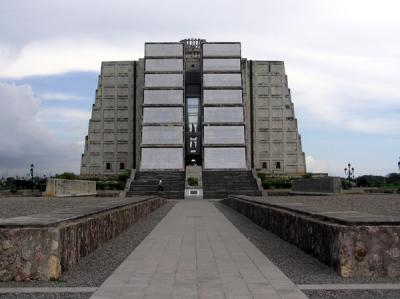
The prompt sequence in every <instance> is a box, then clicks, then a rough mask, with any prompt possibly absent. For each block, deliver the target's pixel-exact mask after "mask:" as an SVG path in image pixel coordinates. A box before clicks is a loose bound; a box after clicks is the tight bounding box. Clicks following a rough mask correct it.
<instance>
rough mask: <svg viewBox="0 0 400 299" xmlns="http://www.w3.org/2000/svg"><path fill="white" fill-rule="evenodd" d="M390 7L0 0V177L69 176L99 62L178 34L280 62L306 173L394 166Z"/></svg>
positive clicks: (397, 109) (283, 0)
mask: <svg viewBox="0 0 400 299" xmlns="http://www.w3.org/2000/svg"><path fill="white" fill-rule="evenodd" d="M399 11H400V2H398V1H395V0H393V1H392V0H381V1H370V0H336V1H328V0H298V1H293V0H280V1H277V0H275V1H270V0H247V1H243V0H241V1H237V0H217V1H215V0H212V1H211V0H203V1H190V0H185V1H179V0H169V1H161V0H158V1H155V0H146V1H135V0H131V1H122V0H113V1H103V0H96V1H88V0H86V1H83V0H65V1H62V0H59V1H54V0H35V1H31V0H1V1H0V176H3V175H15V174H20V175H24V174H25V173H27V172H28V168H29V165H30V164H31V163H34V164H35V165H36V168H37V171H38V173H39V174H49V173H50V174H54V173H57V172H63V171H74V172H79V164H80V155H81V153H82V150H83V140H84V136H85V135H86V134H87V127H88V119H89V117H90V111H91V106H92V103H93V101H94V91H95V88H96V84H97V76H98V74H99V70H100V64H101V61H103V60H135V59H138V58H139V57H142V56H143V52H144V42H146V41H179V40H180V39H183V38H187V37H196V38H203V39H207V40H208V41H240V42H242V54H243V56H244V57H247V58H249V59H260V60H284V61H285V65H286V71H287V73H288V78H289V85H290V88H291V90H292V96H293V102H294V104H295V109H296V110H295V111H296V116H297V118H298V123H299V130H300V133H301V134H302V140H303V149H304V151H305V153H306V156H307V168H308V170H309V171H313V172H329V173H330V174H334V175H342V172H343V168H344V166H345V165H346V164H347V163H348V162H351V163H352V164H353V165H354V167H355V169H356V174H357V175H360V174H387V173H390V172H395V171H398V170H397V161H398V159H399V156H400V136H399V135H400V18H399V16H398V13H399Z"/></svg>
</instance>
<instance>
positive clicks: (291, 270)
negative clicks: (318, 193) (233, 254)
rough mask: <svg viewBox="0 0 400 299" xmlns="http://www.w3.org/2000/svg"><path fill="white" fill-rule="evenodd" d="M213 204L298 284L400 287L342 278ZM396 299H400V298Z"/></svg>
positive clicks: (229, 209) (258, 227) (308, 256)
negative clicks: (361, 284) (357, 284)
mask: <svg viewBox="0 0 400 299" xmlns="http://www.w3.org/2000/svg"><path fill="white" fill-rule="evenodd" d="M214 204H215V206H216V207H217V208H218V209H219V210H220V211H221V212H222V213H223V214H224V215H225V217H226V218H227V219H228V220H229V221H231V222H232V223H233V225H235V227H236V228H237V229H238V230H239V231H240V232H241V233H242V234H243V235H245V236H246V237H247V238H249V240H250V241H251V242H252V243H253V244H254V245H255V246H256V247H257V248H258V249H259V250H260V251H261V252H263V253H264V254H265V255H266V256H267V257H268V258H269V259H270V260H271V261H272V262H273V263H274V264H275V265H276V266H277V267H278V268H279V269H281V270H282V271H283V272H284V273H285V274H286V276H288V277H289V278H290V279H291V280H292V281H293V282H294V283H296V284H325V283H327V284H329V283H385V282H388V283H389V282H390V283H400V279H388V278H342V277H341V276H339V275H338V274H337V273H336V272H335V271H334V270H333V269H331V268H329V267H328V266H326V265H324V264H322V263H321V262H319V261H318V260H317V259H315V258H313V257H311V256H310V255H308V254H306V253H304V252H303V251H301V250H300V249H298V248H297V247H295V246H293V245H291V244H289V243H288V242H286V241H283V240H282V239H280V238H279V237H277V236H276V235H274V234H273V233H271V232H269V231H267V230H265V229H263V228H262V227H260V226H258V225H257V224H255V223H253V222H252V221H251V220H250V219H248V218H247V217H245V216H243V215H241V214H239V213H237V212H236V211H235V210H233V209H231V208H230V207H228V206H225V205H224V204H222V203H214ZM315 298H319V297H315ZM321 298H322V297H321ZM333 298H336V297H333ZM367 298H369V297H367ZM378 298H379V297H378ZM397 298H400V296H399V297H397Z"/></svg>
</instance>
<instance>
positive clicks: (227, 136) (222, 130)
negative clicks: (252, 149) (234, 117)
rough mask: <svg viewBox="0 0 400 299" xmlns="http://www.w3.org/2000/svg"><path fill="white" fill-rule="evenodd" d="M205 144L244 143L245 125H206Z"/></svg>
mask: <svg viewBox="0 0 400 299" xmlns="http://www.w3.org/2000/svg"><path fill="white" fill-rule="evenodd" d="M204 143H205V144H244V126H205V127H204Z"/></svg>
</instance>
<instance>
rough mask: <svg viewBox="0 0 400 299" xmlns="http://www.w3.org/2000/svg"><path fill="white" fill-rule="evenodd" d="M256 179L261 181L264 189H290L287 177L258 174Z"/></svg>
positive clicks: (290, 185) (290, 184)
mask: <svg viewBox="0 0 400 299" xmlns="http://www.w3.org/2000/svg"><path fill="white" fill-rule="evenodd" d="M258 177H259V178H260V179H261V183H262V186H263V188H264V189H290V188H292V183H291V182H290V178H289V177H287V176H277V177H275V176H266V175H265V174H262V173H259V174H258Z"/></svg>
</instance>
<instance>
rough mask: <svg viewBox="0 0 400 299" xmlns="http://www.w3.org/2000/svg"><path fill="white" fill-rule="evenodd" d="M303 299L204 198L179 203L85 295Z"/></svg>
mask: <svg viewBox="0 0 400 299" xmlns="http://www.w3.org/2000/svg"><path fill="white" fill-rule="evenodd" d="M91 298H93V299H104V298H119V299H123V298H131V299H133V298H243V299H244V298H271V299H274V298H287V299H289V298H290V299H297V298H307V297H306V296H305V295H304V294H303V293H302V292H301V291H300V290H299V288H298V287H297V286H296V285H295V284H294V283H293V282H292V281H291V280H290V279H289V278H287V277H286V276H285V275H284V274H283V273H282V272H281V271H280V270H279V269H278V268H277V267H276V266H275V265H274V264H273V263H272V262H271V261H270V260H269V259H268V258H266V257H265V256H264V255H263V254H262V253H261V252H260V251H259V250H258V249H257V248H256V247H255V246H254V245H253V244H252V243H251V242H250V241H249V240H247V239H246V238H245V237H244V236H243V235H242V234H241V233H240V232H239V231H238V230H237V229H236V228H235V227H234V226H233V225H232V224H231V223H230V222H229V221H228V220H227V219H226V218H225V217H224V216H223V215H222V213H221V212H219V211H218V210H217V209H216V208H215V206H214V205H213V204H212V203H210V202H208V201H194V200H193V201H180V202H178V203H177V204H176V205H175V206H174V208H173V209H172V210H171V211H170V212H169V213H168V214H167V216H166V217H165V218H164V219H163V220H162V221H161V222H160V223H159V224H158V225H157V227H156V228H155V229H154V230H153V231H152V232H151V233H150V234H149V235H148V236H147V237H146V238H145V240H144V241H143V242H142V243H141V244H140V245H139V246H138V247H137V248H136V249H135V250H134V251H133V252H132V253H131V254H130V255H129V256H128V258H127V259H126V260H125V261H124V262H123V263H122V264H121V265H120V266H119V267H118V268H117V269H116V271H115V272H114V273H113V274H112V275H111V276H110V277H109V278H108V279H107V280H106V281H105V282H104V283H103V284H102V285H101V286H100V288H99V289H98V290H97V291H96V292H95V293H94V294H93V296H92V297H91Z"/></svg>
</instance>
